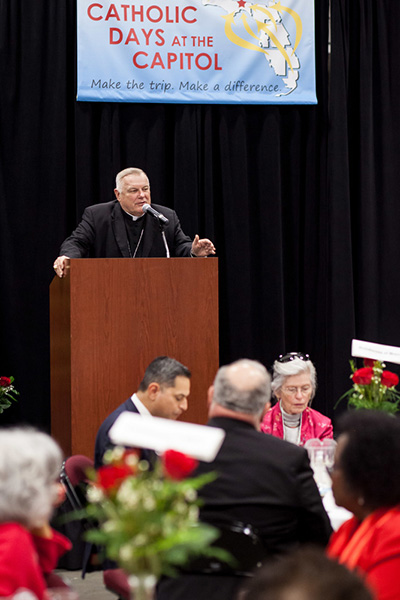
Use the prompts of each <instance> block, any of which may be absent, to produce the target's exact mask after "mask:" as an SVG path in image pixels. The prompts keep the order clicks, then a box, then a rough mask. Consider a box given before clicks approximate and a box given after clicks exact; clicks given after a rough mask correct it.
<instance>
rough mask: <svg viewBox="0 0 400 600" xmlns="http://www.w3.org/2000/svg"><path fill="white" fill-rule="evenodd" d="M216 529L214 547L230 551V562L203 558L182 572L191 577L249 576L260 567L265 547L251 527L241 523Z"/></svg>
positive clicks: (194, 561)
mask: <svg viewBox="0 0 400 600" xmlns="http://www.w3.org/2000/svg"><path fill="white" fill-rule="evenodd" d="M217 527H218V529H219V531H220V535H219V537H218V538H217V539H216V540H215V542H214V543H213V546H216V547H217V548H222V549H224V550H226V551H227V552H229V554H230V555H231V557H232V561H231V562H223V561H221V560H220V559H217V558H213V557H207V556H204V557H203V556H202V557H199V558H197V559H195V560H193V561H192V562H191V563H190V565H189V566H188V567H186V568H184V569H183V571H184V572H187V573H192V574H198V573H204V574H220V575H233V576H237V577H249V576H251V575H252V573H253V571H254V569H257V568H259V567H260V566H261V564H262V562H263V560H264V559H265V558H266V550H265V547H264V545H263V543H262V542H261V540H260V538H259V537H258V535H257V532H256V531H255V530H254V529H253V527H252V526H251V525H249V524H245V523H242V522H240V521H234V522H232V523H229V524H224V525H218V526H217Z"/></svg>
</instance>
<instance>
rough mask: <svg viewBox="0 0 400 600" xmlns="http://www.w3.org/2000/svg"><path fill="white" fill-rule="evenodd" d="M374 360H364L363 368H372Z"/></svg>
mask: <svg viewBox="0 0 400 600" xmlns="http://www.w3.org/2000/svg"><path fill="white" fill-rule="evenodd" d="M374 364H375V360H374V359H373V358H364V367H373V366H374Z"/></svg>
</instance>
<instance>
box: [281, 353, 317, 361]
mask: <svg viewBox="0 0 400 600" xmlns="http://www.w3.org/2000/svg"><path fill="white" fill-rule="evenodd" d="M295 358H299V359H300V360H310V355H309V354H303V352H288V353H287V354H280V355H279V358H278V362H280V363H287V362H290V361H291V360H295Z"/></svg>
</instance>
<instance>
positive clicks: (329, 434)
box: [261, 402, 333, 446]
mask: <svg viewBox="0 0 400 600" xmlns="http://www.w3.org/2000/svg"><path fill="white" fill-rule="evenodd" d="M261 431H263V432H264V433H269V434H270V435H273V436H275V437H278V438H281V439H282V440H283V439H284V436H283V420H282V413H281V408H280V406H279V402H277V403H276V404H275V406H273V407H272V408H270V409H269V411H267V413H266V414H265V417H264V418H263V420H262V423H261ZM314 438H317V439H319V440H323V439H324V438H333V427H332V422H331V420H330V419H329V418H328V417H325V416H324V415H322V414H321V413H320V412H318V411H317V410H314V409H313V408H310V407H309V406H308V407H307V408H306V409H305V411H304V412H303V414H302V417H301V430H300V446H304V444H305V443H306V441H307V440H311V439H314Z"/></svg>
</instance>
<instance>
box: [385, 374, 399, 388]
mask: <svg viewBox="0 0 400 600" xmlns="http://www.w3.org/2000/svg"><path fill="white" fill-rule="evenodd" d="M398 383H399V378H398V376H397V375H396V373H392V372H391V371H383V373H382V378H381V384H382V385H385V386H386V387H393V386H394V385H397V384H398Z"/></svg>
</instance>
